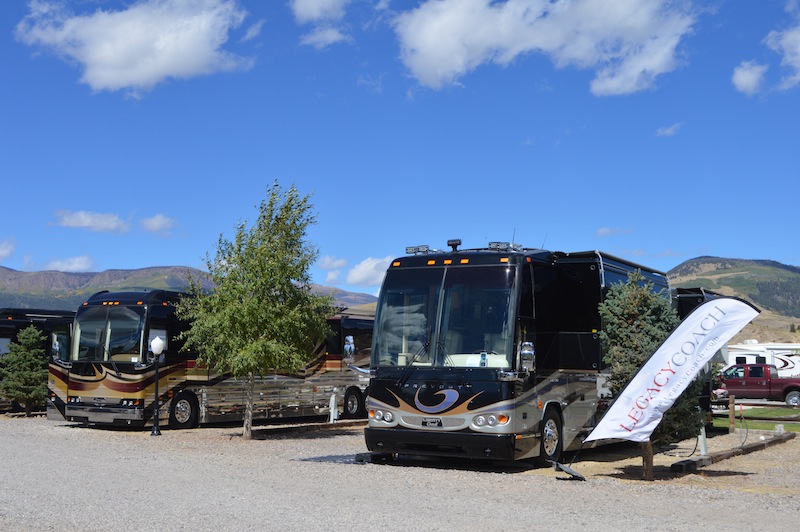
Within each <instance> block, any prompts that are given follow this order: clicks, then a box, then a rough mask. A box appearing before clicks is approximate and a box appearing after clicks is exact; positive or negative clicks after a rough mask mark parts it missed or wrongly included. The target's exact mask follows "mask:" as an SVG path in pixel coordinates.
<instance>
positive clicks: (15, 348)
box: [0, 325, 47, 416]
mask: <svg viewBox="0 0 800 532" xmlns="http://www.w3.org/2000/svg"><path fill="white" fill-rule="evenodd" d="M44 341H45V336H44V334H43V333H42V332H41V331H40V330H39V329H37V328H36V327H35V326H33V325H31V326H29V327H26V328H25V329H22V330H21V331H19V333H17V341H16V342H11V343H9V344H8V353H6V354H5V355H4V356H3V357H2V359H0V378H2V381H0V395H2V396H3V397H5V398H7V399H9V400H11V401H16V402H18V403H20V404H24V405H25V414H26V415H28V416H30V415H31V414H32V413H33V409H34V408H36V407H39V406H41V405H43V404H44V403H45V401H47V357H45V352H44V349H43V348H42V345H43V344H44Z"/></svg>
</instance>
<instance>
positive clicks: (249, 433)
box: [243, 371, 255, 440]
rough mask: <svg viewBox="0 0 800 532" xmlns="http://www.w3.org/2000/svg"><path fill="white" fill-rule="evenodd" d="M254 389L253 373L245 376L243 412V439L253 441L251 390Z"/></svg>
mask: <svg viewBox="0 0 800 532" xmlns="http://www.w3.org/2000/svg"><path fill="white" fill-rule="evenodd" d="M254 387H255V376H254V375H253V372H252V371H251V372H250V373H248V374H247V405H246V406H245V410H244V434H243V436H244V439H245V440H252V439H253V388H254Z"/></svg>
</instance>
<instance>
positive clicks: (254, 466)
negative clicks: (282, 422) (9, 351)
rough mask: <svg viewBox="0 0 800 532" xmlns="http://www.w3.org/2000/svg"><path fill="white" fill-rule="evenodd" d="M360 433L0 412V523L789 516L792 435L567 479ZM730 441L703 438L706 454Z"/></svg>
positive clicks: (487, 522) (680, 521) (682, 452)
mask: <svg viewBox="0 0 800 532" xmlns="http://www.w3.org/2000/svg"><path fill="white" fill-rule="evenodd" d="M362 429H363V424H356V425H353V424H349V425H348V424H337V425H334V426H332V427H331V426H323V427H313V428H308V427H295V428H291V429H285V428H281V427H257V428H256V430H255V432H254V433H255V436H256V439H254V440H252V441H245V440H243V439H242V438H241V429H240V428H238V427H234V428H230V427H228V428H203V429H197V430H187V431H174V430H164V431H163V433H162V435H161V436H160V437H153V436H150V433H149V431H146V430H145V431H129V430H100V429H88V428H83V427H79V426H73V425H67V424H64V423H58V422H52V421H47V420H46V419H44V418H43V417H37V418H9V417H5V416H0V449H2V456H3V458H4V459H5V462H6V466H5V467H4V468H2V470H1V471H0V485H2V491H0V530H59V531H69V530H82V531H83V530H104V531H105V530H144V529H147V530H233V529H237V530H278V529H280V530H352V529H376V530H377V529H384V530H404V531H408V530H466V529H480V530H501V529H504V530H509V529H521V528H523V527H525V528H532V529H533V528H538V529H544V530H555V529H568V530H572V529H578V528H585V529H591V530H593V531H604V530H614V531H617V530H620V529H629V530H654V531H655V530H658V531H665V530H686V529H688V528H690V527H691V528H695V527H702V528H708V529H713V530H716V529H719V530H725V531H726V532H729V531H738V530H742V531H751V530H763V529H767V528H769V529H770V530H796V529H797V521H798V518H800V497H798V495H800V438H794V439H791V440H789V441H786V442H785V443H780V444H776V445H773V446H770V447H766V448H765V449H763V450H759V451H756V452H753V453H749V454H746V455H742V456H735V457H732V458H729V459H727V460H722V461H720V462H717V463H714V464H711V465H709V466H706V467H703V468H701V469H700V470H698V472H697V473H693V474H676V473H671V472H670V471H669V464H671V463H674V462H676V461H679V460H682V459H684V458H686V457H687V456H688V455H689V454H690V453H691V452H692V450H693V448H694V446H695V443H696V442H695V441H694V440H692V441H690V442H682V443H681V444H680V445H676V446H672V447H671V448H669V449H663V450H657V454H656V457H655V464H656V477H657V478H656V480H655V481H653V482H645V481H643V480H641V456H640V455H638V454H637V453H638V446H636V445H633V444H621V445H612V446H606V447H602V448H599V449H592V450H583V451H581V452H580V453H579V454H578V456H577V457H575V459H574V461H573V462H572V468H573V469H575V470H576V471H578V472H580V473H581V474H583V475H584V476H585V477H586V482H579V481H572V480H569V477H568V476H567V475H566V474H565V473H563V472H556V471H554V470H552V469H550V468H543V469H532V468H528V467H525V466H520V465H518V464H514V465H512V464H491V463H484V462H478V463H470V462H464V461H452V460H424V461H423V460H406V459H403V460H398V461H397V462H395V463H394V464H392V465H380V464H365V463H358V462H356V460H355V455H356V454H358V453H362V452H365V450H366V449H365V447H364V439H363V434H362ZM762 436H763V437H765V438H770V437H771V436H770V435H768V434H767V435H764V434H755V433H749V434H748V435H747V438H748V439H750V440H751V441H759V440H760V439H761V437H762ZM743 438H744V434H732V435H723V436H715V437H711V438H709V439H708V451H709V453H714V452H716V451H719V450H721V449H731V448H735V447H738V446H739V445H740V444H741V443H742V439H743ZM696 454H697V453H696V452H695V455H696ZM567 459H572V456H568V457H567ZM565 461H566V460H565Z"/></svg>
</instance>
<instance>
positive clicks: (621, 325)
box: [599, 271, 703, 476]
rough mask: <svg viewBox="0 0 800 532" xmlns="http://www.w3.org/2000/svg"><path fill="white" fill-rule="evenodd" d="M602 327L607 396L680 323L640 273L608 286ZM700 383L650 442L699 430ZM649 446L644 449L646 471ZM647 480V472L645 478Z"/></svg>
mask: <svg viewBox="0 0 800 532" xmlns="http://www.w3.org/2000/svg"><path fill="white" fill-rule="evenodd" d="M599 311H600V316H601V318H602V321H603V328H602V330H601V332H600V341H601V343H602V345H603V348H604V353H605V355H604V358H603V360H604V361H605V363H606V364H607V365H608V367H609V370H610V377H609V381H608V385H609V388H610V389H611V392H612V394H614V395H618V394H619V393H620V392H621V391H622V390H623V389H624V388H625V386H626V385H627V384H628V382H629V381H630V380H631V378H633V376H634V375H635V374H636V372H637V371H638V370H639V368H641V367H642V366H643V365H644V363H645V362H647V360H648V359H649V358H650V357H651V356H652V355H653V353H655V351H656V350H657V349H658V347H659V346H660V345H661V343H662V342H663V341H664V340H665V339H666V338H667V336H669V335H670V333H671V332H672V331H673V330H674V329H675V328H676V327H677V326H678V324H679V323H680V319H679V318H678V314H677V312H676V311H675V309H673V308H672V305H671V304H670V302H669V300H668V299H667V298H666V297H663V294H658V293H656V292H654V291H653V285H652V283H650V282H647V281H646V280H645V278H644V276H643V275H642V274H641V272H639V271H636V272H633V273H631V274H629V275H628V280H627V282H625V283H617V284H615V285H613V286H612V287H611V288H610V289H609V291H608V294H607V295H606V298H605V300H604V301H603V302H602V303H601V304H600V307H599ZM701 390H702V381H701V380H700V379H695V381H694V382H692V384H690V385H689V386H688V387H687V388H686V390H685V391H684V392H683V394H681V396H680V397H679V398H678V399H677V400H676V401H675V403H674V404H673V405H672V407H671V408H670V409H669V410H667V412H666V413H665V414H664V417H663V419H662V420H661V423H659V425H658V427H656V429H655V431H654V432H653V435H652V436H651V441H676V440H681V439H684V438H688V437H693V436H696V435H697V434H698V433H699V432H700V428H701V427H702V426H703V415H702V413H701V412H700V409H699V408H698V407H699V396H700V393H701ZM648 452H649V453H650V457H651V458H650V459H651V462H650V465H651V467H652V446H651V444H650V446H647V448H645V446H643V453H644V457H645V469H647V454H648ZM645 476H647V474H646V475H645Z"/></svg>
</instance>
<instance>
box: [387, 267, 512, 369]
mask: <svg viewBox="0 0 800 532" xmlns="http://www.w3.org/2000/svg"><path fill="white" fill-rule="evenodd" d="M513 294H514V269H513V268H512V267H509V266H505V265H503V266H480V267H453V268H449V269H439V268H436V269H419V270H417V269H415V270H411V269H409V270H390V271H389V272H387V275H386V280H385V281H384V287H383V291H382V296H381V301H380V303H379V308H378V313H377V316H376V321H377V325H376V328H375V346H376V348H375V349H374V350H373V365H375V366H408V365H414V366H437V367H444V366H447V367H476V368H477V367H491V368H509V367H511V357H512V345H511V340H512V337H513V334H512V331H513V323H514V322H513V320H512V319H511V317H512V316H513V314H512V312H511V311H512V310H513V309H512V308H511V305H512V302H513V301H514V297H512V296H513Z"/></svg>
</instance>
